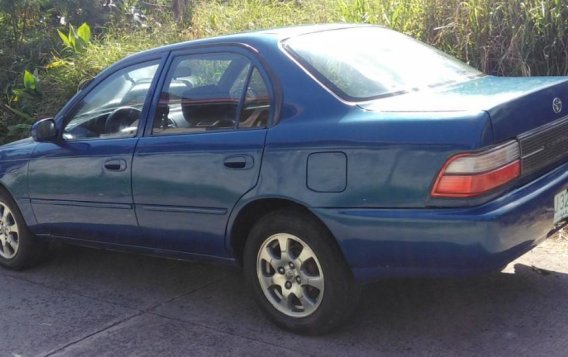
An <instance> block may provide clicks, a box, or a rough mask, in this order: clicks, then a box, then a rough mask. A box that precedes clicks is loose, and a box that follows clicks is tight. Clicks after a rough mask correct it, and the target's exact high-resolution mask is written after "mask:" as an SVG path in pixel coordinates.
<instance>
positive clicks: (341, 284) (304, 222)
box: [243, 210, 361, 335]
mask: <svg viewBox="0 0 568 357" xmlns="http://www.w3.org/2000/svg"><path fill="white" fill-rule="evenodd" d="M281 233H282V234H286V235H291V236H293V237H297V238H299V239H300V240H301V241H302V243H305V244H307V246H308V247H309V248H310V249H311V252H312V253H313V254H314V255H315V257H316V259H317V261H319V265H318V267H321V270H322V272H321V273H322V275H321V277H322V278H323V291H319V290H318V289H316V290H313V288H312V287H305V285H303V283H304V281H302V283H301V284H300V283H299V282H298V288H299V289H301V290H299V291H300V294H302V291H303V292H304V294H305V292H306V290H305V289H312V290H310V291H315V294H316V298H315V299H314V301H316V300H318V297H319V298H320V300H319V301H320V302H319V305H317V307H316V308H315V310H314V311H312V312H310V314H309V315H307V316H290V315H289V314H290V312H288V314H287V313H284V312H281V311H280V310H279V309H278V308H277V307H276V306H277V304H276V303H275V300H278V298H279V293H280V292H281V291H282V290H283V289H285V287H282V286H276V285H273V286H272V288H270V289H272V290H270V289H264V288H263V286H262V283H261V278H260V277H259V275H260V274H264V272H263V271H264V270H263V269H262V263H259V262H258V261H257V259H259V257H260V255H259V250H260V249H261V248H262V249H272V248H270V245H268V246H267V245H266V243H265V242H269V241H270V239H272V241H274V239H275V238H274V237H278V236H279V234H281ZM271 237H272V238H271ZM290 244H297V243H296V242H295V241H292V243H290ZM289 247H291V246H289ZM289 250H290V251H292V248H290V249H289ZM302 250H303V248H302ZM291 256H293V255H291ZM280 259H282V256H281V257H280ZM261 261H262V260H261ZM308 261H309V260H305V261H304V262H308ZM279 262H281V261H279ZM278 264H280V263H278ZM304 264H306V263H302V266H303V265H304ZM270 265H271V266H272V264H270ZM284 265H286V264H284ZM312 265H313V263H312ZM257 267H258V269H260V272H259V273H258V274H257ZM280 268H281V267H278V269H280ZM243 269H244V274H245V278H246V280H247V283H248V284H249V286H250V288H251V289H252V291H253V294H254V297H255V299H256V301H257V303H258V304H259V305H260V308H261V309H262V311H263V312H264V313H265V315H266V316H267V317H268V319H269V320H271V321H272V322H273V323H275V324H276V325H277V326H279V327H281V328H283V329H286V330H289V331H292V332H295V333H300V334H309V335H320V334H324V333H326V332H328V331H330V330H331V329H333V328H335V327H337V326H339V325H340V324H341V323H342V322H344V321H345V320H346V319H347V318H348V317H349V316H350V315H352V313H353V311H354V310H355V308H356V307H357V305H358V302H359V298H360V295H361V286H360V285H359V284H357V283H356V282H355V280H354V279H353V274H352V272H351V270H350V269H349V267H348V266H347V263H346V262H345V259H344V257H343V255H342V254H341V252H340V250H339V247H338V246H337V243H336V242H335V241H334V238H333V237H332V236H331V234H330V233H329V231H328V230H327V229H326V228H325V227H324V226H323V225H322V224H321V223H320V222H318V221H317V220H316V219H314V218H313V217H311V216H309V215H308V214H302V213H300V212H296V211H292V210H281V211H276V212H272V213H269V214H267V215H265V216H264V217H262V218H261V219H260V220H259V221H258V223H257V224H256V225H255V226H254V227H253V229H252V230H251V232H250V234H249V236H248V239H247V241H246V245H245V250H244V256H243ZM268 269H270V272H269V273H268V274H272V268H270V267H268ZM286 269H287V268H286ZM298 269H301V268H300V267H299V268H298ZM302 269H303V268H302ZM318 269H319V268H318ZM281 270H282V271H284V270H283V269H281ZM317 273H319V271H318V272H317ZM277 274H278V272H277V271H275V270H274V275H273V276H276V275H277ZM298 274H299V273H298ZM290 275H293V273H290ZM282 276H284V277H285V278H284V279H289V280H288V281H291V282H292V283H293V280H294V278H293V277H291V278H289V277H288V271H286V273H285V274H284V273H282ZM269 279H271V281H274V279H273V277H272V276H270V277H269ZM279 279H282V278H279ZM288 281H287V282H286V284H289V282H288ZM265 284H266V283H265ZM290 285H291V284H290ZM285 286H287V285H285ZM294 288H296V287H294ZM294 288H292V289H294ZM265 290H266V291H268V293H267V294H268V296H267V295H265ZM273 290H276V293H275V296H276V298H271V297H270V296H271V295H270V291H273ZM310 291H308V293H309V292H310ZM322 292H323V294H322V295H323V296H319V294H320V293H322ZM272 294H274V293H272ZM282 296H283V295H282ZM292 299H293V300H295V301H298V302H300V300H299V299H296V298H295V296H294V297H292ZM282 301H285V302H284V305H289V303H288V299H284V298H282ZM280 306H282V305H280ZM312 306H313V305H312ZM292 307H293V308H294V306H292ZM281 308H282V307H281ZM292 313H294V311H293V310H292ZM299 313H300V314H301V313H305V311H304V312H302V311H301V310H300V312H299Z"/></svg>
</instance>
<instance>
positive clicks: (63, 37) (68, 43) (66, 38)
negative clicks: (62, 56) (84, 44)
mask: <svg viewBox="0 0 568 357" xmlns="http://www.w3.org/2000/svg"><path fill="white" fill-rule="evenodd" d="M57 33H58V34H59V37H60V38H61V41H63V43H64V44H65V46H66V47H71V42H69V38H68V37H67V35H66V34H64V33H63V32H61V30H59V29H58V30H57Z"/></svg>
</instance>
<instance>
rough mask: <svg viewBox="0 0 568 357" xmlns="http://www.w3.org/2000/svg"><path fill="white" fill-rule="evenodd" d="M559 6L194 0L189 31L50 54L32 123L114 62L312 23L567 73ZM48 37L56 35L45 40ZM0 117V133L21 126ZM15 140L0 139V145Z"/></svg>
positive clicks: (129, 36)
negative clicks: (372, 28)
mask: <svg viewBox="0 0 568 357" xmlns="http://www.w3.org/2000/svg"><path fill="white" fill-rule="evenodd" d="M565 1H566V0H523V1H519V0H238V1H232V0H207V1H206V0H201V1H199V0H196V1H195V2H194V8H193V9H192V16H193V18H192V24H191V27H187V28H179V27H176V26H175V25H174V24H172V23H164V24H163V25H162V26H161V27H158V26H155V27H154V28H151V29H147V28H138V29H136V28H135V29H133V28H107V29H104V31H103V35H101V36H99V38H97V39H95V40H94V41H93V43H92V45H91V46H89V47H88V48H87V49H86V50H85V51H84V52H81V53H79V54H70V53H54V55H53V58H52V60H51V64H50V65H48V66H47V67H45V68H40V77H41V78H40V79H41V82H40V92H41V93H42V95H41V96H39V97H38V98H34V101H35V102H34V107H35V108H37V110H36V111H35V112H34V113H30V114H32V115H33V116H34V117H36V118H38V117H42V116H52V115H54V114H55V113H56V112H57V110H58V109H59V108H60V107H61V106H62V105H63V104H64V103H65V101H67V100H68V99H69V98H70V97H71V96H72V95H73V94H74V93H75V92H76V91H77V89H78V87H79V85H80V83H82V82H84V81H85V80H88V79H90V78H92V77H93V76H95V75H96V74H97V73H98V72H99V71H101V70H102V69H104V68H106V67H107V66H109V65H110V64H112V63H113V62H115V61H116V60H118V59H120V58H123V57H124V56H126V55H128V54H131V53H135V52H138V51H140V50H143V49H147V48H152V47H156V46H160V45H163V44H166V43H173V42H179V41H182V40H188V39H193V38H201V37H209V36H215V35H221V34H229V33H235V32H242V31H251V30H258V29H267V28H274V27H279V26H291V25H299V24H312V23H338V22H340V23H343V22H347V23H372V24H380V25H384V26H387V27H390V28H393V29H396V30H399V31H401V32H404V33H406V34H409V35H411V36H413V37H415V38H418V39H421V40H423V41H425V42H427V43H430V44H432V45H433V46H435V47H437V48H439V49H441V50H443V51H445V52H447V53H450V54H452V55H454V56H456V57H458V58H460V59H461V60H463V61H465V62H467V63H469V64H470V65H472V66H474V67H476V68H478V69H480V70H482V71H484V72H486V73H489V74H496V75H513V76H518V75H566V74H568V43H567V42H568V36H567V35H568V34H567V33H566V29H567V28H568V5H566V3H565ZM51 35H55V34H51ZM20 121H21V119H19V118H18V117H16V116H15V115H14V114H13V113H11V112H9V111H6V110H0V130H2V128H1V127H2V126H3V127H4V128H6V127H7V126H8V125H9V124H12V125H13V124H14V123H18V122H20ZM14 138H15V137H14V136H13V135H12V136H5V135H4V136H2V135H0V141H7V140H13V139H14Z"/></svg>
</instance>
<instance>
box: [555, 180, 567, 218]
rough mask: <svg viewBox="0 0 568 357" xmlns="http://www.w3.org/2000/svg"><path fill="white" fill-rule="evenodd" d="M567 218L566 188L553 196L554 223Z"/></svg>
mask: <svg viewBox="0 0 568 357" xmlns="http://www.w3.org/2000/svg"><path fill="white" fill-rule="evenodd" d="M566 218H568V189H566V190H564V191H562V192H559V193H557V194H556V196H554V222H553V223H554V224H556V223H558V222H560V221H562V220H564V219H566Z"/></svg>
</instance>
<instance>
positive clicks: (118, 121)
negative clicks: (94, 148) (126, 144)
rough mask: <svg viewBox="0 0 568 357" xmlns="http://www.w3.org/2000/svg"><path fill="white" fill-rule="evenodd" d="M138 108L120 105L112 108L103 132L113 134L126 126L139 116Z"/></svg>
mask: <svg viewBox="0 0 568 357" xmlns="http://www.w3.org/2000/svg"><path fill="white" fill-rule="evenodd" d="M140 113H141V112H140V109H136V108H134V107H120V108H116V109H115V110H113V112H112V113H110V114H109V115H108V117H107V118H106V121H105V133H106V134H115V133H119V132H120V131H121V130H122V129H125V128H128V127H129V126H131V125H132V123H134V122H135V121H136V120H138V118H140Z"/></svg>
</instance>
